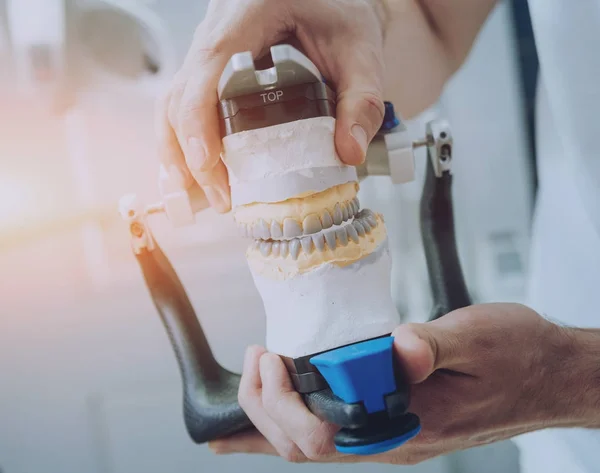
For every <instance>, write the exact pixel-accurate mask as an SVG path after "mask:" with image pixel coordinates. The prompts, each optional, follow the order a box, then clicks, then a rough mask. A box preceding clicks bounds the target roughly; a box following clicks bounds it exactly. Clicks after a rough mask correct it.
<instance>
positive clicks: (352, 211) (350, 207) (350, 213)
mask: <svg viewBox="0 0 600 473" xmlns="http://www.w3.org/2000/svg"><path fill="white" fill-rule="evenodd" d="M354 214H356V207H354V200H350V201H348V217H354Z"/></svg>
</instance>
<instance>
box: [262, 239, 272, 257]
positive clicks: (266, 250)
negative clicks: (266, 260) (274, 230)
mask: <svg viewBox="0 0 600 473" xmlns="http://www.w3.org/2000/svg"><path fill="white" fill-rule="evenodd" d="M272 246H273V243H272V242H270V241H263V242H262V243H261V244H260V252H261V253H262V255H263V256H265V257H266V256H269V255H270V254H271V248H272Z"/></svg>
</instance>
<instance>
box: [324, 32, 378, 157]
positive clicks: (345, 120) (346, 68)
mask: <svg viewBox="0 0 600 473" xmlns="http://www.w3.org/2000/svg"><path fill="white" fill-rule="evenodd" d="M340 57H343V58H344V64H343V67H341V66H340V68H339V74H340V77H339V78H337V79H336V83H337V87H338V90H337V92H338V102H337V108H336V115H337V120H336V129H335V145H336V149H337V151H338V154H339V156H340V159H341V160H342V161H343V162H345V163H346V164H350V165H358V164H360V163H362V162H363V161H364V159H365V156H366V153H367V147H368V145H369V143H370V142H371V140H372V139H373V137H374V136H375V134H376V133H377V132H378V131H379V129H380V127H381V124H382V122H383V116H384V112H385V106H384V103H383V92H382V83H383V82H382V79H383V62H382V59H381V52H379V51H377V48H371V47H369V45H368V43H365V44H364V45H361V47H358V48H356V47H355V49H354V50H353V51H352V52H348V53H347V54H341V55H340ZM347 58H350V59H349V60H347Z"/></svg>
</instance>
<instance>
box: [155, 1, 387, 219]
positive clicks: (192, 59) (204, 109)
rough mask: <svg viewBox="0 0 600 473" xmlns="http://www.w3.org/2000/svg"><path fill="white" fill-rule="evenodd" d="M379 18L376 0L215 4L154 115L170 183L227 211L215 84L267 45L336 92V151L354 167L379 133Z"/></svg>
mask: <svg viewBox="0 0 600 473" xmlns="http://www.w3.org/2000/svg"><path fill="white" fill-rule="evenodd" d="M384 25H385V15H384V9H383V7H382V6H381V0H311V1H310V2H299V1H297V0H213V1H212V2H211V3H210V5H209V7H208V11H207V14H206V17H205V19H204V21H203V22H202V23H201V24H200V26H199V27H198V29H197V31H196V33H195V36H194V40H193V44H192V46H191V49H190V51H189V53H188V55H187V57H186V60H185V62H184V64H183V66H182V68H181V70H180V71H179V72H178V73H177V75H176V77H175V79H174V81H173V84H172V86H171V87H170V89H169V91H168V93H167V94H166V96H165V97H164V98H163V99H162V100H161V101H160V103H159V110H158V114H157V118H158V123H157V131H158V141H159V154H160V158H161V162H162V164H163V166H164V167H165V169H166V170H167V172H168V173H169V174H170V175H171V179H175V180H177V181H178V182H179V184H180V185H181V186H182V187H185V188H188V187H189V186H190V185H191V184H192V183H193V181H194V179H195V180H196V181H197V182H198V183H199V184H200V186H201V187H202V189H203V191H204V194H205V196H206V198H207V200H208V204H210V205H211V206H212V207H214V208H215V209H216V210H217V211H219V212H227V211H228V210H229V208H230V206H231V199H230V195H229V185H228V176H227V170H226V167H225V165H224V164H223V162H222V161H221V159H220V152H221V139H220V134H219V122H218V115H217V102H218V97H217V84H218V81H219V77H220V75H221V73H222V72H223V69H224V68H225V65H226V63H227V61H228V60H229V58H230V57H231V56H232V55H233V54H234V53H237V52H241V51H251V52H252V54H253V56H254V57H255V58H257V57H260V56H262V55H264V54H265V53H268V50H269V48H270V46H272V45H274V44H277V43H280V42H288V43H291V44H295V45H296V46H297V47H300V49H302V50H303V51H304V52H305V53H306V54H307V55H308V57H310V59H312V61H313V62H314V63H315V64H316V66H317V68H318V69H319V70H320V71H321V73H322V74H324V76H325V77H326V78H327V79H328V81H329V82H330V83H332V84H333V87H334V90H336V92H337V99H338V104H337V125H336V131H335V140H336V147H337V151H338V154H339V156H340V159H341V160H342V161H343V162H345V163H347V164H359V163H360V162H362V160H363V159H364V157H365V152H366V148H367V145H368V143H369V142H370V140H371V139H372V138H373V136H374V135H375V133H376V132H377V130H378V129H379V127H380V125H381V122H382V119H383V112H384V105H383V99H382V93H383V92H382V88H383V85H382V82H383V58H382V56H383V37H384V29H385V27H384Z"/></svg>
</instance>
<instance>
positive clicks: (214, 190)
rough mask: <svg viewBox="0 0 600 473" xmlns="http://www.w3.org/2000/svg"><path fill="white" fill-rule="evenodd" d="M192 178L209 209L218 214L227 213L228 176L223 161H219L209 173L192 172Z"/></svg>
mask: <svg viewBox="0 0 600 473" xmlns="http://www.w3.org/2000/svg"><path fill="white" fill-rule="evenodd" d="M193 176H194V179H195V180H196V181H197V182H198V185H199V186H200V187H201V188H202V190H203V192H204V195H205V196H206V198H207V199H208V202H209V203H210V205H211V207H213V208H214V209H215V210H216V211H217V212H220V213H225V212H228V211H229V210H230V209H231V193H230V190H229V174H228V173H227V168H226V167H225V164H224V163H223V161H219V162H218V163H217V165H216V166H215V167H214V168H213V169H211V170H210V171H205V172H194V173H193Z"/></svg>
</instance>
